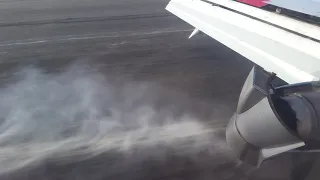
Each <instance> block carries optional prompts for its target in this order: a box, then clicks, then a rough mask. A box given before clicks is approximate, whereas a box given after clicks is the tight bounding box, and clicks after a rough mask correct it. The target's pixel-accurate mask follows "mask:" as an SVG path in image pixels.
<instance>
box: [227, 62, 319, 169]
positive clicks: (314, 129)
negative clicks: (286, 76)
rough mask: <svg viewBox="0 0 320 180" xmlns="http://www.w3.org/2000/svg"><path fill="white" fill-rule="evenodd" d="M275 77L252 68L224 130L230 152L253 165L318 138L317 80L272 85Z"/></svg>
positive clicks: (257, 165) (301, 146) (316, 140)
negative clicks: (235, 108)
mask: <svg viewBox="0 0 320 180" xmlns="http://www.w3.org/2000/svg"><path fill="white" fill-rule="evenodd" d="M275 78H276V74H273V73H269V72H266V71H264V70H263V69H261V68H260V67H254V68H253V69H252V70H251V72H250V74H249V75H248V77H247V79H246V81H245V83H244V86H243V88H242V91H241V94H240V97H239V101H238V106H237V110H236V112H235V113H234V115H233V117H232V119H231V120H230V122H229V124H228V126H227V130H226V140H227V144H228V146H229V147H230V148H231V150H232V152H233V153H234V154H235V155H236V156H237V157H238V158H239V159H240V160H241V161H243V162H244V163H247V164H251V165H254V166H256V167H259V166H260V165H261V163H262V162H263V161H264V160H266V159H269V158H271V157H274V156H277V155H279V154H281V153H284V152H288V151H291V150H294V149H297V148H299V149H301V148H303V146H305V145H307V144H308V142H318V141H319V140H320V118H319V117H320V82H305V83H299V84H290V85H283V86H279V87H274V86H273V85H272V84H273V83H272V82H273V80H274V79H275Z"/></svg>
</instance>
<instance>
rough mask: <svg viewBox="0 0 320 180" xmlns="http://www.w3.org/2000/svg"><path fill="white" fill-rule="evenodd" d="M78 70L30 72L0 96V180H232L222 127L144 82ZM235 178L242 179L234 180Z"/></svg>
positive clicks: (33, 70) (35, 70) (17, 76)
mask: <svg viewBox="0 0 320 180" xmlns="http://www.w3.org/2000/svg"><path fill="white" fill-rule="evenodd" d="M84 71H85V70H84V69H83V67H81V68H79V67H78V66H75V67H72V68H69V69H68V70H67V71H66V72H63V73H61V74H58V75H57V74H48V73H44V72H41V71H40V70H38V69H36V68H27V69H24V70H23V71H20V72H19V73H18V74H16V75H15V78H16V79H17V81H16V82H15V83H11V84H10V85H6V86H5V87H3V88H2V89H0V100H1V101H0V179H10V180H14V179H32V180H36V179H41V180H44V179H73V180H82V179H86V180H89V179H90V180H95V179H130V180H131V179H230V178H232V177H233V176H234V173H236V170H235V169H234V165H233V162H232V161H231V160H230V158H229V156H228V152H227V147H226V144H225V142H224V139H223V138H222V137H221V136H219V135H217V134H219V133H221V132H223V129H224V128H223V126H216V127H214V128H212V127H211V126H208V125H206V124H204V123H202V122H200V121H199V120H198V119H197V117H195V116H193V115H191V114H188V113H186V112H184V113H182V114H181V113H180V114H178V115H177V114H176V113H175V112H174V110H173V109H174V108H173V107H172V106H170V105H168V107H167V108H166V106H162V108H157V107H156V106H155V104H156V103H155V102H156V101H159V100H161V99H163V98H165V97H158V96H157V93H156V91H154V88H151V85H149V84H148V83H137V82H136V83H133V82H130V83H124V84H122V85H117V84H116V83H113V82H112V80H110V79H107V78H105V77H104V76H103V75H102V74H99V73H89V74H86V73H83V72H84ZM236 179H239V176H237V178H236Z"/></svg>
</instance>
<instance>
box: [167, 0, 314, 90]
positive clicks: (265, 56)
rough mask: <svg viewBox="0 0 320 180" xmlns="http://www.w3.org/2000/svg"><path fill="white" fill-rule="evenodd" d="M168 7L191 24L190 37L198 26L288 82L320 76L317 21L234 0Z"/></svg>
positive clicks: (182, 1) (175, 1) (187, 1)
mask: <svg viewBox="0 0 320 180" xmlns="http://www.w3.org/2000/svg"><path fill="white" fill-rule="evenodd" d="M242 1H245V0H242ZM247 1H249V0H247ZM257 1H258V0H257ZM306 1H310V2H311V1H312V2H315V1H316V0H306ZM263 2H265V1H263ZM263 2H262V4H261V3H260V4H258V5H257V6H263ZM270 2H273V3H276V2H278V1H276V0H272V1H270ZM304 2H305V1H304ZM317 2H318V1H317ZM318 4H319V2H318ZM318 7H320V6H318ZM166 9H167V10H168V11H169V12H171V13H172V14H174V15H176V16H177V17H179V18H181V19H182V20H184V21H185V22H187V23H189V24H190V25H192V26H193V27H195V31H194V32H193V33H192V34H191V36H190V37H192V36H193V35H195V34H197V32H199V31H201V32H203V33H205V34H207V35H209V36H210V37H212V38H214V39H215V40H217V41H219V42H221V43H222V44H224V45H226V46H227V47H229V48H231V49H232V50H234V51H235V52H237V53H239V54H241V55H242V56H244V57H246V58H247V59H249V60H251V61H252V62H254V63H255V64H257V65H259V66H261V67H262V68H264V69H265V70H266V71H269V72H274V73H276V74H277V76H278V77H279V78H281V79H283V80H284V81H286V82H287V83H289V84H293V83H300V82H306V81H318V80H320V27H319V26H318V25H317V24H312V23H308V22H304V21H301V20H298V19H294V18H291V17H288V16H284V15H282V14H278V13H275V12H270V11H266V10H263V9H261V8H257V7H254V6H250V5H247V4H244V3H240V2H237V1H232V0H171V1H170V2H169V4H168V5H167V7H166ZM318 9H319V11H318V12H316V11H315V10H314V9H312V10H310V12H311V15H312V16H314V15H316V16H319V12H320V8H318ZM317 13H318V14H317ZM213 50H214V49H213Z"/></svg>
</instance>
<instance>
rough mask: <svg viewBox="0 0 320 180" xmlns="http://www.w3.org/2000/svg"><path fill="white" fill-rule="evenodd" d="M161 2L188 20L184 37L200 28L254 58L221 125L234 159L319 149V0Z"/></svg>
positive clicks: (256, 162)
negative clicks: (224, 124)
mask: <svg viewBox="0 0 320 180" xmlns="http://www.w3.org/2000/svg"><path fill="white" fill-rule="evenodd" d="M166 10H168V11H169V12H170V13H172V14H173V15H175V16H177V17H179V18H180V19H182V20H183V21H185V22H187V23H189V24H190V25H192V26H193V27H194V28H195V29H194V31H193V32H192V33H191V35H190V36H189V39H190V38H192V37H194V36H195V35H196V34H198V33H200V32H201V33H204V34H206V35H208V36H210V37H211V38H213V39H215V40H216V41H218V42H220V43H222V44H224V45H225V46H227V47H228V48H230V49H232V50H233V51H235V52H237V53H238V54H240V55H242V56H244V57H245V58H247V59H249V60H250V61H252V62H253V63H254V64H255V65H254V67H253V68H252V70H251V72H250V73H249V75H248V77H247V79H246V81H245V82H244V85H243V88H242V91H241V93H240V97H239V100H238V106H237V109H236V112H235V113H234V115H233V117H232V118H231V120H230V121H229V124H228V126H227V128H226V141H227V144H228V145H229V147H230V148H231V149H232V151H233V153H234V154H235V155H236V156H237V157H238V158H239V159H240V160H241V161H243V162H245V163H248V164H250V165H253V166H255V167H260V165H261V164H262V163H263V162H264V161H265V160H267V159H270V158H274V157H276V156H278V155H280V154H282V153H285V152H291V151H298V152H311V151H314V152H317V151H318V150H319V147H320V0H303V1H302V0H171V1H170V2H169V4H168V5H167V6H166ZM277 78H280V79H281V80H283V81H285V83H286V84H285V85H281V86H274V84H273V83H272V82H273V81H274V80H275V79H277ZM314 144H315V145H314ZM319 152H320V151H319Z"/></svg>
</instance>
